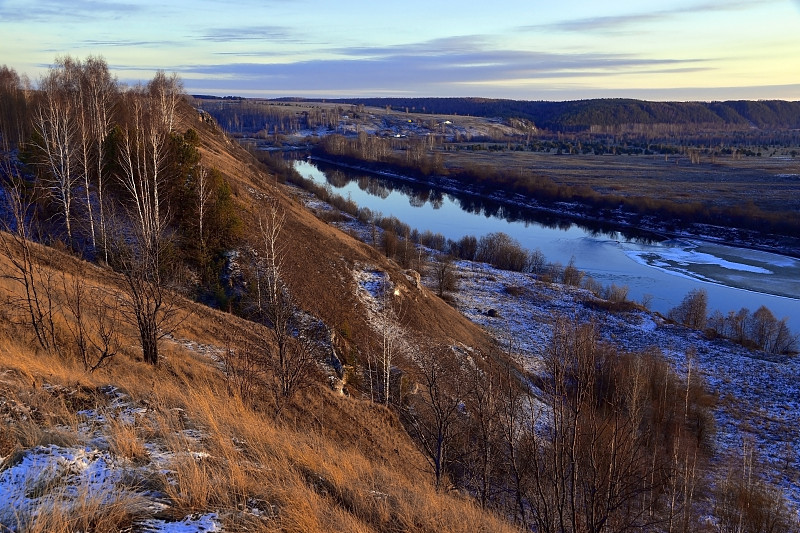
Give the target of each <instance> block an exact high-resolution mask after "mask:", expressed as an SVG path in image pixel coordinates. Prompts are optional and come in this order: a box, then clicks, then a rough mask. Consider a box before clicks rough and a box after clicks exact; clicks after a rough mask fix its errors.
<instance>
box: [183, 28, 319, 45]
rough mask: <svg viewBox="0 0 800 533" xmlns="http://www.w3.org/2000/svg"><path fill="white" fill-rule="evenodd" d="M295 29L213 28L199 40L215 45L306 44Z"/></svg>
mask: <svg viewBox="0 0 800 533" xmlns="http://www.w3.org/2000/svg"><path fill="white" fill-rule="evenodd" d="M301 37H302V36H301V35H299V34H298V33H297V32H296V31H295V30H294V29H293V28H290V27H288V26H252V27H249V28H248V27H234V28H212V29H210V30H208V31H207V32H206V33H205V34H203V35H202V36H201V37H200V38H199V39H200V40H201V41H209V42H214V43H225V42H244V41H263V42H272V41H276V42H281V43H287V42H288V43H298V42H305V39H303V38H301Z"/></svg>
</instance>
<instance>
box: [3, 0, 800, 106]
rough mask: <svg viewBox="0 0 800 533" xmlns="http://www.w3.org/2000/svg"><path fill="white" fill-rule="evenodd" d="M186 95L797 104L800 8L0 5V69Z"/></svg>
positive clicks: (722, 3) (7, 1) (423, 3)
mask: <svg viewBox="0 0 800 533" xmlns="http://www.w3.org/2000/svg"><path fill="white" fill-rule="evenodd" d="M67 54H68V55H71V56H73V57H76V58H85V57H87V56H89V55H94V56H102V57H103V58H104V59H105V60H106V62H107V63H108V65H109V68H110V69H111V70H112V71H113V73H115V74H116V75H117V77H118V78H119V79H120V81H122V82H125V83H128V84H133V83H136V82H137V81H140V80H148V79H150V78H151V77H152V76H153V74H154V73H155V72H156V71H157V70H165V71H167V72H176V73H177V74H178V75H179V76H181V78H182V79H183V82H184V86H185V88H186V90H187V92H189V93H190V94H213V95H218V96H225V95H238V96H247V97H270V98H271V97H283V96H298V97H316V98H343V97H358V96H375V97H390V96H393V97H413V96H476V97H488V98H513V99H521V100H576V99H583V98H612V97H623V98H639V99H644V100H669V101H685V100H703V101H709V100H730V99H751V100H763V99H784V100H800V0H675V1H668V2H664V1H653V2H642V1H641V0H637V1H628V0H609V1H606V2H598V1H596V0H547V1H545V2H543V1H540V0H495V1H487V0H484V1H481V2H474V1H472V0H461V1H451V0H402V1H399V2H385V1H381V0H378V1H375V0H369V1H368V0H347V1H340V2H334V1H332V0H238V1H237V2H219V1H209V0H192V1H188V0H172V1H171V2H163V1H157V2H156V1H153V2H151V1H136V0H120V1H102V0H43V1H39V0H33V1H31V0H0V65H2V64H5V65H7V66H8V67H11V68H13V69H15V70H16V71H17V72H18V73H20V74H26V75H27V76H28V77H29V78H30V79H31V81H32V82H34V84H35V83H36V81H37V80H38V79H39V78H40V77H41V76H42V74H43V73H45V72H46V71H47V69H48V68H49V66H50V65H52V64H53V62H54V61H55V59H56V57H58V56H63V55H67Z"/></svg>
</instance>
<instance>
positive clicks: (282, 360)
mask: <svg viewBox="0 0 800 533" xmlns="http://www.w3.org/2000/svg"><path fill="white" fill-rule="evenodd" d="M284 222H285V214H284V212H283V211H282V210H280V209H279V208H278V206H277V205H276V204H275V203H273V204H271V205H270V206H269V207H268V209H267V210H266V211H265V212H264V213H262V214H261V216H260V217H259V230H260V235H259V236H260V238H261V241H262V243H263V244H262V249H261V253H262V255H263V260H262V265H261V267H262V269H263V274H259V275H258V278H259V280H263V284H264V285H265V287H264V289H265V290H264V293H263V298H262V296H261V284H262V282H261V281H259V282H258V287H259V288H258V292H259V296H258V314H259V316H260V318H261V320H262V321H264V322H265V325H267V326H268V327H269V332H270V334H271V336H272V346H271V347H270V348H269V349H268V354H267V365H268V366H269V368H270V370H271V372H272V375H273V377H274V378H275V380H276V386H275V389H274V395H273V397H274V400H275V413H276V416H277V415H279V414H280V413H281V412H282V411H283V409H284V408H285V407H286V405H287V403H288V402H289V401H290V400H291V399H292V398H293V397H294V395H295V394H296V393H297V392H298V391H300V390H301V389H303V388H305V387H307V386H309V385H310V384H311V383H313V381H314V376H315V373H316V372H315V370H316V354H317V351H318V349H317V346H318V345H317V342H316V339H315V338H313V337H312V336H311V335H310V334H309V331H308V330H309V328H308V327H306V326H305V325H304V324H302V313H301V312H300V310H299V309H298V307H297V305H296V303H295V302H294V299H293V298H292V297H291V294H290V293H289V288H288V287H287V286H286V284H285V283H284V281H283V278H282V270H283V261H284V256H285V247H284V244H283V242H282V239H281V232H282V230H283V225H284Z"/></svg>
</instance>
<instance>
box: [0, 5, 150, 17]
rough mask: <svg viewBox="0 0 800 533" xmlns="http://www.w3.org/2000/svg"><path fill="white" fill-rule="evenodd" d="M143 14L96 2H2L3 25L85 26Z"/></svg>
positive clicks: (135, 9) (131, 7)
mask: <svg viewBox="0 0 800 533" xmlns="http://www.w3.org/2000/svg"><path fill="white" fill-rule="evenodd" d="M142 11H144V7H143V6H141V5H138V4H135V3H127V2H114V1H110V2H105V1H99V0H43V1H38V2H33V3H31V2H22V3H16V2H3V3H1V4H0V20H2V21H3V22H52V21H54V20H60V21H71V22H75V21H78V22H85V21H87V20H96V19H98V18H120V17H123V16H129V15H131V14H133V13H138V12H142Z"/></svg>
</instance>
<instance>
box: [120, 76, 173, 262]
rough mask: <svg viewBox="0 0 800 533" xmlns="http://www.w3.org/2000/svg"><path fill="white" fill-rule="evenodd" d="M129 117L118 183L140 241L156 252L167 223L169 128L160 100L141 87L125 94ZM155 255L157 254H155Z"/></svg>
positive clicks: (123, 136)
mask: <svg viewBox="0 0 800 533" xmlns="http://www.w3.org/2000/svg"><path fill="white" fill-rule="evenodd" d="M125 104H126V106H127V108H128V109H129V112H130V117H129V120H128V123H127V124H126V127H125V128H124V130H123V134H122V145H121V147H120V167H121V171H122V172H121V175H120V182H121V185H122V186H123V187H124V189H125V190H126V191H127V193H128V201H129V204H128V205H129V210H130V212H131V218H133V220H135V223H136V224H137V226H138V228H137V230H136V233H137V234H138V235H139V236H140V238H141V240H142V242H141V244H142V245H144V246H146V247H148V248H150V251H149V252H148V253H149V254H157V252H158V250H157V249H156V248H155V246H156V245H157V244H158V243H159V242H160V239H161V236H162V234H163V232H164V230H165V227H166V224H167V218H168V217H167V213H166V212H165V209H164V207H163V206H162V202H163V198H162V190H163V188H164V187H165V184H166V179H167V173H166V158H167V148H168V134H169V131H168V130H166V129H165V127H164V123H163V120H164V119H163V117H162V116H161V115H160V108H159V106H158V104H159V102H158V101H157V100H155V99H154V98H153V97H152V96H150V95H149V94H148V93H147V92H145V90H144V89H143V88H142V87H137V88H135V89H130V90H129V91H128V92H127V93H126V94H125ZM156 259H157V257H156Z"/></svg>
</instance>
